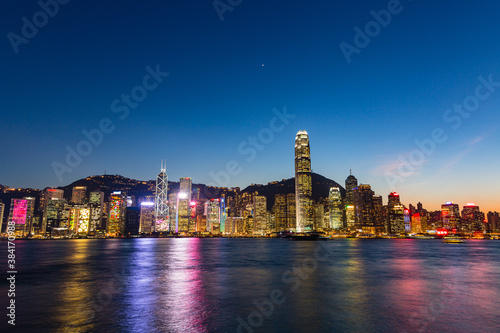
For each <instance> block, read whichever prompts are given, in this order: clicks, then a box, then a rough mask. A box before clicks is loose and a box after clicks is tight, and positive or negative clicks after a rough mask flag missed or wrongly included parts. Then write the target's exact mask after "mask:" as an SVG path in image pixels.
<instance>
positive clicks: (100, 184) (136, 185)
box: [59, 175, 222, 199]
mask: <svg viewBox="0 0 500 333" xmlns="http://www.w3.org/2000/svg"><path fill="white" fill-rule="evenodd" d="M75 186H86V187H87V191H89V192H90V191H99V190H100V191H102V192H104V195H105V196H106V197H108V196H109V195H110V194H111V193H112V192H114V191H122V192H125V193H127V195H130V196H136V197H145V196H148V195H154V194H155V187H156V180H147V181H144V180H136V179H131V178H127V177H123V176H120V175H101V176H92V177H87V178H84V179H80V180H77V181H75V182H73V183H71V184H69V185H67V186H63V187H59V188H60V189H63V190H64V196H65V197H66V198H70V197H71V193H72V190H73V187H75ZM192 189H193V190H195V191H196V190H197V191H199V193H200V199H213V198H218V197H220V194H221V192H222V191H221V190H220V189H219V188H216V187H211V186H207V185H205V184H192ZM168 190H169V192H171V191H174V192H175V191H178V190H179V182H171V181H169V182H168Z"/></svg>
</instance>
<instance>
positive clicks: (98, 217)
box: [89, 191, 104, 236]
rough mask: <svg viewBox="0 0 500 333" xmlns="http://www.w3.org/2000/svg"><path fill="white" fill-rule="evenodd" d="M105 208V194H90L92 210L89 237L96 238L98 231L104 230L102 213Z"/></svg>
mask: <svg viewBox="0 0 500 333" xmlns="http://www.w3.org/2000/svg"><path fill="white" fill-rule="evenodd" d="M103 206H104V192H101V191H94V192H90V200H89V208H90V229H89V235H91V236H94V235H95V234H96V233H97V230H98V229H100V230H102V229H103V223H102V212H103Z"/></svg>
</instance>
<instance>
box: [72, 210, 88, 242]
mask: <svg viewBox="0 0 500 333" xmlns="http://www.w3.org/2000/svg"><path fill="white" fill-rule="evenodd" d="M75 210H76V211H77V214H78V215H77V216H78V217H77V218H76V225H75V226H76V233H77V234H78V236H88V235H89V230H90V208H88V205H84V206H82V207H81V208H79V209H75Z"/></svg>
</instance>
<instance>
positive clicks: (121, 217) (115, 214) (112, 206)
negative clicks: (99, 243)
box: [107, 191, 127, 237]
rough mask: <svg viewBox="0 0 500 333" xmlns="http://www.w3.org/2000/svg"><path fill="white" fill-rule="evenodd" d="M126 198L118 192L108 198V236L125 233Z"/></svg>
mask: <svg viewBox="0 0 500 333" xmlns="http://www.w3.org/2000/svg"><path fill="white" fill-rule="evenodd" d="M125 199H126V197H125V195H123V194H122V193H121V192H120V191H116V192H113V193H112V194H111V196H110V197H109V214H108V216H109V217H108V228H107V232H108V234H109V235H110V236H115V237H116V236H120V235H123V234H124V232H125V208H126V207H127V203H126V201H125Z"/></svg>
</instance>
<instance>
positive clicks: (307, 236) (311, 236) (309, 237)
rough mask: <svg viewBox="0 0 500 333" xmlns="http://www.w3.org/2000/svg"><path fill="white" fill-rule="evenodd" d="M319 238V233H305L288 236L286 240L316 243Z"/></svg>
mask: <svg viewBox="0 0 500 333" xmlns="http://www.w3.org/2000/svg"><path fill="white" fill-rule="evenodd" d="M320 236H321V234H319V233H314V232H307V233H297V234H291V235H289V236H288V238H289V239H291V240H298V241H317V240H318V239H319V238H320Z"/></svg>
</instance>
